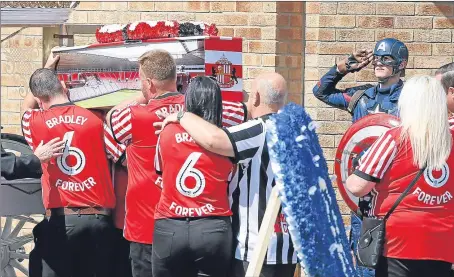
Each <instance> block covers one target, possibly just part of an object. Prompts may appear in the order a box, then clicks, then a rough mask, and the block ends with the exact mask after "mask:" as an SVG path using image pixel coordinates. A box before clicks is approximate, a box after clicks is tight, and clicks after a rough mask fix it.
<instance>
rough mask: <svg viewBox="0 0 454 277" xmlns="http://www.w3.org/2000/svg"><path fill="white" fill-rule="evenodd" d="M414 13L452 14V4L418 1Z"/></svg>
mask: <svg viewBox="0 0 454 277" xmlns="http://www.w3.org/2000/svg"><path fill="white" fill-rule="evenodd" d="M415 14H416V15H441V16H452V15H453V5H452V4H449V2H446V3H441V2H439V3H418V4H416V12H415Z"/></svg>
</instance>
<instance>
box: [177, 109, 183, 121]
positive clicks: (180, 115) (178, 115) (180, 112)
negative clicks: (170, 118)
mask: <svg viewBox="0 0 454 277" xmlns="http://www.w3.org/2000/svg"><path fill="white" fill-rule="evenodd" d="M183 115H184V111H179V112H178V113H177V120H178V122H180V120H181V118H182V117H183Z"/></svg>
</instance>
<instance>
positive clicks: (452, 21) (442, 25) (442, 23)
mask: <svg viewBox="0 0 454 277" xmlns="http://www.w3.org/2000/svg"><path fill="white" fill-rule="evenodd" d="M433 23H434V26H433V27H434V28H435V29H453V28H454V18H452V17H449V18H443V17H434V22H433Z"/></svg>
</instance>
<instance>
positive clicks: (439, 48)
mask: <svg viewBox="0 0 454 277" xmlns="http://www.w3.org/2000/svg"><path fill="white" fill-rule="evenodd" d="M432 54H433V55H434V56H448V55H449V56H454V44H452V43H433V44H432Z"/></svg>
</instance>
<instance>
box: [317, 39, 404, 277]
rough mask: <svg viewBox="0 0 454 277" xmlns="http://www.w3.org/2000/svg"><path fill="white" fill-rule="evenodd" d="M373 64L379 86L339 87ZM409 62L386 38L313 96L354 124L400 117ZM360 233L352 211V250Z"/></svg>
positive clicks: (363, 205) (364, 202)
mask: <svg viewBox="0 0 454 277" xmlns="http://www.w3.org/2000/svg"><path fill="white" fill-rule="evenodd" d="M370 62H372V64H373V66H374V74H375V77H377V79H378V84H377V85H372V84H366V85H362V86H357V87H352V88H347V89H345V90H340V89H337V88H336V85H337V84H338V82H339V81H341V80H342V78H344V76H345V75H347V74H348V73H352V72H357V71H359V70H361V69H363V68H364V67H366V66H367V65H368V64H369V63H370ZM407 62H408V49H407V47H406V46H405V44H404V43H402V42H401V41H399V40H397V39H393V38H385V39H383V40H380V41H378V42H377V43H376V44H375V47H374V50H373V51H372V50H368V49H362V50H359V51H357V52H356V53H353V54H351V55H350V56H349V57H348V58H345V59H343V60H341V61H339V62H338V63H337V64H336V65H334V66H333V67H332V68H331V69H330V70H329V71H328V72H327V73H326V74H325V75H323V77H322V78H321V79H320V81H319V82H318V83H317V84H316V85H315V86H314V88H313V93H314V96H315V97H317V98H318V99H319V100H321V101H322V102H324V103H325V104H328V105H330V106H332V107H335V108H340V109H342V110H346V111H348V112H349V113H350V114H351V115H352V122H353V123H354V122H356V121H357V120H359V119H361V118H362V117H364V116H366V115H369V114H374V113H388V114H392V115H397V113H398V108H397V101H398V100H399V95H400V92H401V90H402V87H403V81H402V80H401V79H400V78H401V77H403V76H405V67H406V66H407ZM370 198H371V196H370V195H367V196H365V197H364V198H363V199H360V201H359V204H358V206H359V211H358V212H359V213H360V214H362V215H367V214H368V211H369V210H370ZM360 230H361V218H360V217H359V216H358V215H357V214H356V213H355V212H353V211H352V213H351V232H350V244H351V246H352V250H353V251H355V250H356V246H357V241H358V238H359V233H360ZM359 271H360V274H361V276H362V277H369V276H370V277H372V276H374V272H373V270H371V269H367V268H362V267H361V268H360V270H359Z"/></svg>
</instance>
